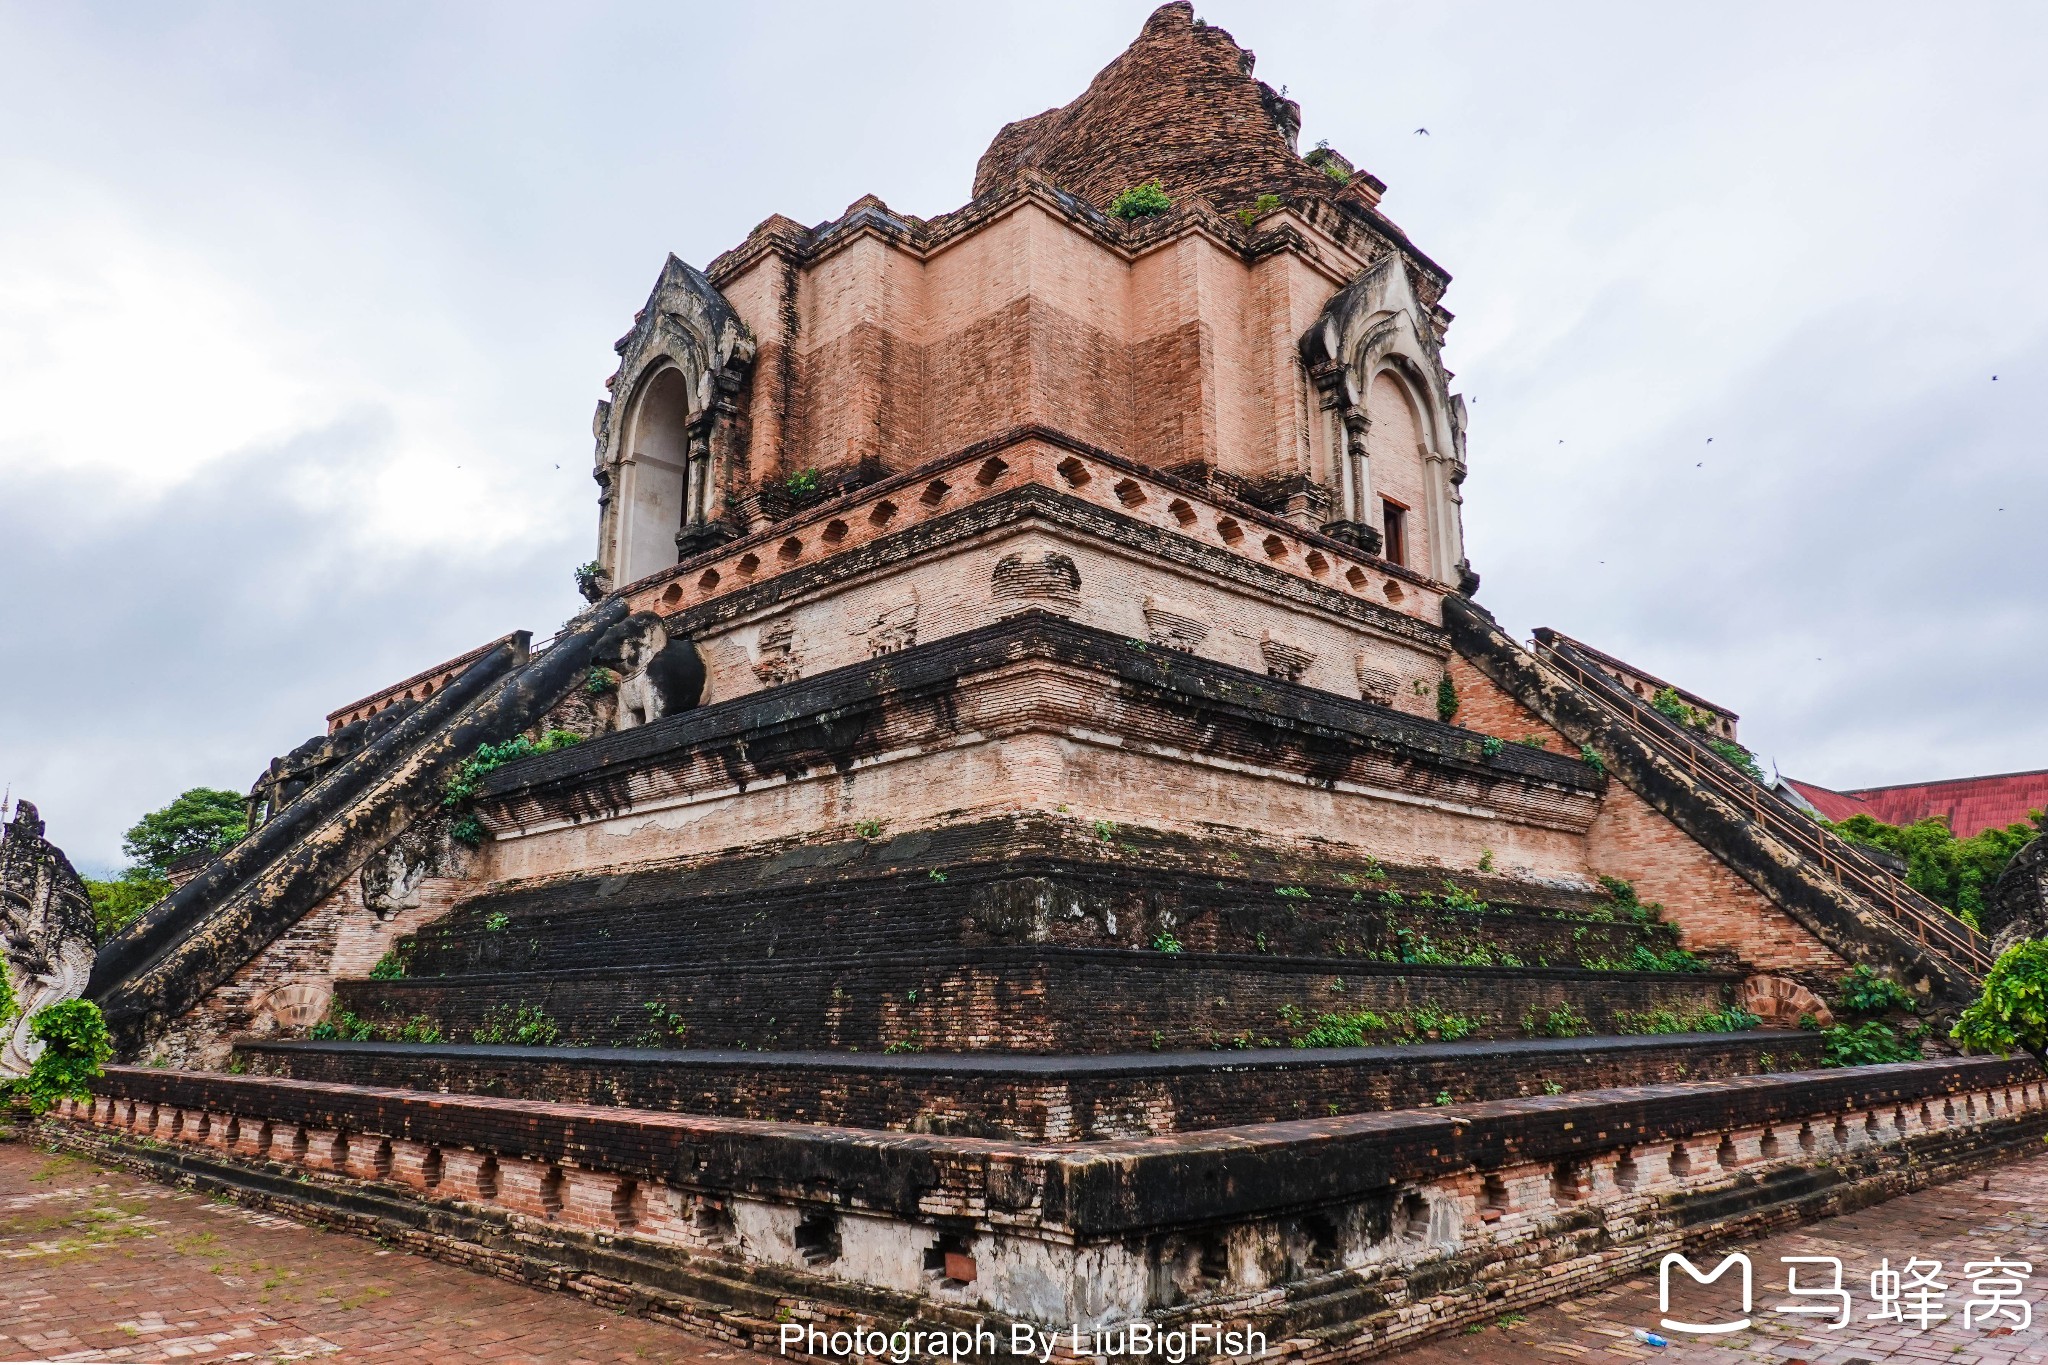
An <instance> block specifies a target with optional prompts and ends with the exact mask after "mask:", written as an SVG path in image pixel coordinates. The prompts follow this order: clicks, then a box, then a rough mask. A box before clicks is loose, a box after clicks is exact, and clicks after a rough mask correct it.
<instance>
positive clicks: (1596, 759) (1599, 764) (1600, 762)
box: [1579, 744, 1607, 777]
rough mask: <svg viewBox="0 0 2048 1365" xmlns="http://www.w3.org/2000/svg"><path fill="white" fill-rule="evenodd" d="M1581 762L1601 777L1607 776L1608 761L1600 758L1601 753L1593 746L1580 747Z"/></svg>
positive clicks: (1584, 745) (1582, 745)
mask: <svg viewBox="0 0 2048 1365" xmlns="http://www.w3.org/2000/svg"><path fill="white" fill-rule="evenodd" d="M1579 762H1581V763H1583V764H1585V765H1586V766H1587V767H1589V768H1591V769H1592V770H1593V771H1594V772H1595V773H1597V774H1599V775H1600V776H1601V777H1605V776H1607V760H1606V759H1604V758H1602V757H1600V753H1599V751H1598V750H1597V749H1595V748H1594V747H1593V746H1592V745H1590V744H1581V745H1580V746H1579Z"/></svg>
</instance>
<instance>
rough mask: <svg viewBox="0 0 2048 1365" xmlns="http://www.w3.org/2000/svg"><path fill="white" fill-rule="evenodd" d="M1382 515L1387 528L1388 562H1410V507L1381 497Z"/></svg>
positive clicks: (1386, 552)
mask: <svg viewBox="0 0 2048 1365" xmlns="http://www.w3.org/2000/svg"><path fill="white" fill-rule="evenodd" d="M1380 515H1381V517H1382V518H1383V519H1384V521H1383V524H1384V525H1385V526H1386V529H1387V539H1386V550H1385V554H1386V557H1387V560H1388V562H1390V563H1393V564H1406V563H1407V562H1408V509H1407V508H1405V507H1403V506H1402V505H1401V504H1400V503H1398V502H1392V501H1390V500H1388V499H1386V498H1382V499H1380Z"/></svg>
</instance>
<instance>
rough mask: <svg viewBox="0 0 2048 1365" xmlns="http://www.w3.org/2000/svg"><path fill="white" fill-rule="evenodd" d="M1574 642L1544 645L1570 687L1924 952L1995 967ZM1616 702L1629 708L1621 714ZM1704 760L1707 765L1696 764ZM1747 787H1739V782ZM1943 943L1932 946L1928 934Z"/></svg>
mask: <svg viewBox="0 0 2048 1365" xmlns="http://www.w3.org/2000/svg"><path fill="white" fill-rule="evenodd" d="M1567 651H1571V645H1570V643H1569V642H1568V641H1566V642H1560V641H1559V640H1557V639H1555V638H1553V639H1552V640H1547V641H1541V640H1540V641H1538V642H1537V657H1538V658H1539V659H1540V660H1541V661H1542V662H1544V663H1546V664H1550V665H1551V666H1553V667H1555V668H1557V669H1558V670H1559V671H1560V672H1563V673H1564V674H1565V675H1566V678H1567V680H1568V681H1571V682H1574V683H1579V684H1592V685H1593V691H1594V693H1595V695H1596V696H1597V697H1599V698H1601V699H1603V700H1606V701H1607V702H1608V703H1609V705H1608V707H1607V709H1608V710H1609V711H1612V712H1617V713H1618V714H1619V717H1620V719H1621V720H1622V722H1623V723H1624V724H1627V725H1628V726H1630V727H1631V728H1632V729H1634V730H1636V731H1637V732H1639V733H1642V734H1644V735H1645V736H1646V737H1647V738H1649V739H1650V740H1652V741H1653V742H1657V743H1661V744H1662V745H1663V746H1664V747H1666V748H1667V749H1668V748H1670V747H1673V744H1674V742H1675V743H1676V745H1677V747H1679V748H1680V749H1681V751H1682V752H1683V753H1684V755H1685V757H1686V768H1687V771H1688V773H1689V774H1690V775H1691V776H1692V777H1694V778H1695V779H1696V780H1700V781H1703V782H1705V783H1706V785H1708V786H1710V787H1712V788H1713V789H1714V790H1715V791H1717V792H1718V793H1719V794H1720V795H1721V796H1722V797H1724V798H1725V799H1727V800H1729V801H1731V802H1733V803H1734V804H1735V805H1737V806H1738V807H1741V806H1747V807H1748V808H1749V810H1750V813H1751V815H1752V817H1753V818H1755V819H1756V820H1757V821H1758V822H1759V823H1761V824H1763V825H1764V826H1766V827H1767V828H1768V829H1770V830H1771V832H1772V833H1773V834H1776V835H1778V836H1779V837H1780V838H1782V839H1785V840H1786V841H1788V842H1789V843H1791V844H1793V845H1795V846H1797V847H1799V848H1801V849H1802V850H1803V851H1805V852H1807V853H1808V854H1809V855H1810V856H1811V857H1812V859H1813V861H1814V862H1815V863H1816V864H1817V865H1818V866H1819V867H1820V869H1821V871H1822V872H1823V873H1825V874H1827V875H1828V876H1829V877H1830V878H1832V879H1833V880H1834V881H1835V882H1836V883H1837V884H1839V885H1841V886H1842V887H1843V888H1844V889H1845V890H1847V891H1849V892H1850V893H1851V894H1853V895H1856V896H1857V897H1859V898H1860V899H1862V900H1863V901H1865V902H1866V903H1868V904H1870V905H1871V906H1872V907H1873V908H1875V909H1878V910H1879V911H1880V912H1888V914H1889V917H1890V918H1892V919H1894V920H1899V921H1905V922H1906V923H1904V924H1902V925H1901V926H1900V927H1902V928H1907V927H1910V928H1911V930H1912V931H1913V937H1914V939H1915V941H1916V942H1918V943H1919V944H1920V946H1921V947H1922V948H1924V949H1926V950H1928V951H1930V952H1940V953H1941V954H1942V956H1944V957H1950V958H1959V959H1961V960H1960V962H1957V963H1956V964H1955V965H1958V966H1961V967H1963V968H1965V969H1966V970H1968V971H1969V972H1970V973H1972V974H1974V975H1979V976H1981V975H1982V974H1983V973H1984V972H1986V971H1988V970H1989V969H1990V967H1991V962H1992V955H1991V952H1990V949H1989V947H1988V945H1987V944H1986V942H1985V940H1984V937H1983V935H1981V934H1979V933H1978V932H1977V931H1976V930H1974V929H1972V928H1971V927H1970V926H1969V925H1967V924H1965V923H1964V922H1963V921H1961V920H1959V919H1957V918H1956V917H1955V916H1954V915H1952V914H1950V913H1949V912H1948V911H1947V910H1946V909H1944V908H1943V907H1942V906H1941V905H1939V904H1938V903H1936V902H1935V901H1933V900H1932V899H1930V898H1928V897H1927V896H1925V895H1923V894H1922V893H1921V892H1919V891H1917V890H1915V889H1914V888H1913V887H1912V886H1910V885H1908V884H1907V883H1905V882H1902V881H1900V880H1899V879H1898V878H1897V877H1896V876H1894V875H1893V874H1892V873H1891V872H1890V870H1889V869H1886V868H1885V867H1883V866H1882V865H1881V864H1879V863H1877V862H1876V861H1875V860H1874V859H1872V858H1870V857H1869V856H1868V855H1867V854H1865V853H1864V852H1863V851H1862V850H1861V849H1858V848H1857V847H1856V846H1855V845H1854V844H1852V843H1850V842H1849V841H1848V840H1846V839H1844V838H1842V837H1841V836H1840V835H1838V834H1835V833H1834V832H1833V831H1831V830H1828V829H1826V828H1824V827H1822V826H1821V825H1820V824H1818V823H1817V822H1816V821H1814V820H1813V819H1812V818H1810V817H1809V816H1807V815H1806V814H1805V813H1804V812H1801V811H1800V810H1799V809H1798V808H1797V807H1795V806H1793V805H1792V804H1791V803H1790V802H1789V801H1786V800H1785V798H1783V797H1782V796H1780V795H1778V794H1777V793H1776V792H1774V791H1772V790H1770V789H1769V788H1767V787H1765V786H1763V785H1762V784H1761V783H1758V782H1754V781H1751V780H1749V779H1748V778H1740V779H1735V778H1732V777H1731V776H1724V775H1723V773H1722V771H1721V769H1722V768H1728V771H1729V773H1730V774H1732V773H1733V769H1732V768H1729V767H1728V760H1727V759H1725V758H1723V757H1722V756H1721V755H1720V754H1718V753H1716V752H1714V750H1713V749H1712V748H1711V747H1709V746H1708V745H1707V744H1706V743H1705V742H1704V741H1703V740H1701V739H1700V737H1699V736H1697V735H1695V734H1693V733H1692V732H1691V731H1689V730H1687V729H1686V728H1685V727H1684V726H1681V725H1679V724H1678V723H1676V722H1675V721H1673V720H1672V719H1671V718H1670V717H1669V716H1667V715H1665V714H1664V713H1663V712H1661V711H1659V710H1657V709H1656V708H1655V707H1653V706H1651V705H1649V704H1648V703H1647V702H1645V701H1644V700H1643V699H1642V698H1641V697H1638V696H1636V695H1635V694H1634V693H1633V692H1631V691H1629V690H1628V689H1627V688H1626V687H1624V686H1623V685H1622V684H1621V683H1619V682H1617V681H1616V680H1615V679H1614V678H1613V677H1612V676H1611V675H1610V674H1608V673H1607V672H1606V671H1605V670H1603V669H1601V668H1599V667H1598V666H1597V665H1593V664H1590V663H1586V662H1581V661H1580V660H1579V659H1578V658H1576V657H1573V655H1575V654H1576V651H1571V652H1570V653H1568V652H1567ZM1616 699H1619V700H1622V701H1625V702H1627V703H1628V705H1627V707H1626V708H1625V709H1624V708H1618V707H1615V706H1614V705H1613V704H1612V702H1613V701H1614V700H1616ZM1702 758H1704V759H1705V760H1706V763H1705V764H1704V765H1702V764H1701V763H1700V762H1698V761H1697V760H1699V759H1702ZM1737 781H1739V782H1740V783H1741V786H1740V787H1737V786H1736V782H1737ZM1930 932H1931V933H1932V935H1933V937H1934V938H1935V939H1936V940H1938V941H1939V943H1938V944H1937V943H1930V942H1929V934H1930Z"/></svg>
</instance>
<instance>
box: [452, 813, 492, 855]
mask: <svg viewBox="0 0 2048 1365" xmlns="http://www.w3.org/2000/svg"><path fill="white" fill-rule="evenodd" d="M448 837H449V838H451V839H453V840H454V841H455V842H456V843H458V844H468V845H469V846H470V847H471V848H475V847H477V846H478V845H479V844H481V843H483V841H484V840H485V839H487V838H489V837H490V831H489V830H487V829H485V828H484V822H483V821H481V820H479V819H477V818H476V816H474V815H465V816H463V817H462V818H461V819H459V820H457V821H455V822H454V823H452V824H450V825H449V826H448Z"/></svg>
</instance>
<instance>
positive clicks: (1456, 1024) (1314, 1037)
mask: <svg viewBox="0 0 2048 1365" xmlns="http://www.w3.org/2000/svg"><path fill="white" fill-rule="evenodd" d="M1283 1017H1285V1016H1283ZM1297 1017H1298V1016H1297ZM1478 1029H1479V1021H1478V1020H1476V1019H1473V1018H1471V1017H1469V1016H1467V1015H1463V1014H1456V1013H1453V1012H1451V1011H1449V1010H1440V1009H1438V1008H1436V1007H1435V1006H1434V1005H1424V1006H1422V1007H1420V1008H1419V1009H1413V1010H1391V1011H1389V1012H1387V1013H1386V1014H1380V1013H1378V1012H1377V1011H1374V1010H1358V1011H1355V1012H1353V1013H1350V1014H1325V1015H1323V1016H1322V1017H1320V1018H1319V1019H1317V1020H1316V1023H1315V1027H1313V1028H1311V1029H1309V1030H1308V1031H1307V1032H1306V1033H1303V1034H1301V1035H1299V1036H1298V1037H1296V1038H1295V1039H1294V1046H1296V1047H1366V1046H1369V1045H1370V1044H1372V1043H1376V1042H1378V1043H1416V1042H1422V1041H1424V1040H1425V1039H1442V1040H1443V1041H1444V1042H1447V1043H1454V1042H1456V1041H1458V1040H1459V1039H1460V1038H1469V1037H1470V1036H1471V1035H1472V1034H1474V1033H1476V1032H1477V1031H1478Z"/></svg>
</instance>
